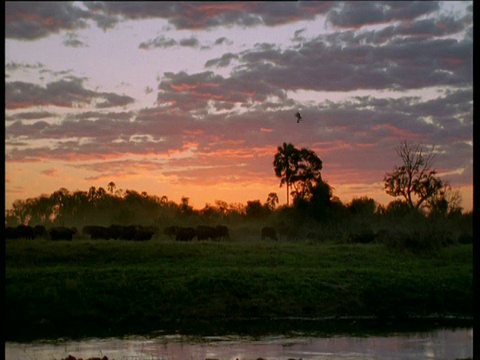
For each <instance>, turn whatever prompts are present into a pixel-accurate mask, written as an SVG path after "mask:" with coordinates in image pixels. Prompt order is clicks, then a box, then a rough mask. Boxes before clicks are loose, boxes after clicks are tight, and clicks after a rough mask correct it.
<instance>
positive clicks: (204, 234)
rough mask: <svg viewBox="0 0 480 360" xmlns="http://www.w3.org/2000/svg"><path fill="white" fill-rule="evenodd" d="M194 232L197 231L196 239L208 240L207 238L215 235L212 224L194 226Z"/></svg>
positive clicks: (212, 237) (213, 237)
mask: <svg viewBox="0 0 480 360" xmlns="http://www.w3.org/2000/svg"><path fill="white" fill-rule="evenodd" d="M195 232H196V233H197V239H198V240H208V239H212V240H213V239H215V238H216V237H217V231H216V230H215V228H214V227H212V226H204V225H200V226H197V227H196V228H195Z"/></svg>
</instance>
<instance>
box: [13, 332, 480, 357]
mask: <svg viewBox="0 0 480 360" xmlns="http://www.w3.org/2000/svg"><path fill="white" fill-rule="evenodd" d="M68 355H73V356H75V357H76V358H77V359H79V358H83V359H84V360H86V359H88V358H90V357H100V358H101V357H104V356H106V357H107V358H108V359H109V360H112V359H116V360H177V359H178V360H189V359H194V360H205V359H218V360H236V359H238V360H247V359H248V360H250V359H253V360H257V359H264V360H267V359H268V360H270V359H272V360H273V359H275V360H288V359H296V360H298V359H303V360H307V359H308V360H314V359H315V360H323V359H325V360H337V359H338V360H372V359H382V360H409V359H411V360H422V359H435V360H437V359H438V360H456V359H466V358H473V328H472V327H469V328H455V329H446V328H443V329H436V330H432V331H424V332H408V333H404V332H402V333H389V334H386V335H365V336H351V335H348V336H344V335H336V336H328V337H318V336H308V335H305V334H302V333H299V334H297V335H295V334H290V335H289V336H260V337H249V336H233V335H232V336H185V335H159V336H158V335H157V336H149V337H144V336H130V337H124V338H114V337H112V338H103V339H100V338H90V339H82V340H62V339H59V340H55V341H51V340H49V341H35V342H32V343H15V342H6V343H5V357H6V359H9V360H17V359H18V360H23V359H28V360H31V359H36V360H60V359H63V358H66V357H67V356H68Z"/></svg>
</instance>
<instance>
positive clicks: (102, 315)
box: [5, 240, 473, 341]
mask: <svg viewBox="0 0 480 360" xmlns="http://www.w3.org/2000/svg"><path fill="white" fill-rule="evenodd" d="M5 249H6V257H5V260H6V277H5V280H6V282H5V300H6V301H5V305H6V310H7V311H6V329H7V332H6V340H7V341H23V340H26V341H28V340H32V339H38V338H57V337H74V338H75V337H86V336H87V337H88V336H112V335H114V336H119V335H122V334H128V333H132V334H141V333H147V332H151V331H154V330H164V331H166V332H173V331H181V332H186V331H187V332H188V331H192V332H195V331H198V332H202V329H203V330H206V331H207V332H213V331H214V329H210V327H211V326H212V324H225V326H230V325H228V324H248V321H256V322H258V323H262V322H263V323H265V324H268V323H272V321H271V319H290V320H291V319H297V320H300V321H302V320H301V319H305V320H306V319H342V318H343V319H355V318H364V319H369V318H372V319H378V318H381V319H410V318H412V317H418V318H425V317H431V318H432V319H449V318H450V319H452V318H455V319H467V321H468V319H471V318H472V316H473V280H472V279H473V270H472V268H473V264H472V246H471V245H457V246H449V247H446V248H443V249H441V250H440V251H439V252H438V253H435V254H430V255H422V256H420V255H418V256H413V255H409V254H405V253H395V252H390V251H388V250H387V249H386V247H385V246H383V245H381V244H348V245H345V244H342V245H340V244H319V243H312V242H295V243H294V242H274V241H271V242H240V241H237V242H210V241H206V242H189V243H179V242H174V241H148V242H140V243H138V242H125V241H97V242H94V241H86V240H84V241H83V240H80V241H72V242H51V241H27V240H25V241H23V240H20V241H18V240H17V241H7V242H6V247H5ZM391 321H393V322H394V323H395V322H396V320H391ZM435 321H438V320H435ZM273 323H274V322H273ZM216 326H217V325H216ZM218 326H220V325H218ZM240 328H241V325H238V329H240ZM222 331H223V329H222Z"/></svg>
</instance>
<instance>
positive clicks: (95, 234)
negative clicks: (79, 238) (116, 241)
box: [82, 225, 110, 240]
mask: <svg viewBox="0 0 480 360" xmlns="http://www.w3.org/2000/svg"><path fill="white" fill-rule="evenodd" d="M82 233H83V235H84V236H90V239H92V240H102V239H103V240H108V239H110V233H109V231H108V228H106V227H105V226H96V225H87V226H84V227H83V229H82Z"/></svg>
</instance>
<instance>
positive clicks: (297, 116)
mask: <svg viewBox="0 0 480 360" xmlns="http://www.w3.org/2000/svg"><path fill="white" fill-rule="evenodd" d="M295 117H296V118H297V124H298V123H299V122H300V120H302V115H300V112H298V111H297V112H296V113H295Z"/></svg>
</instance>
